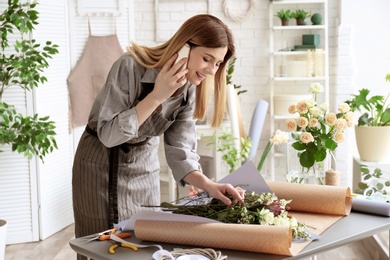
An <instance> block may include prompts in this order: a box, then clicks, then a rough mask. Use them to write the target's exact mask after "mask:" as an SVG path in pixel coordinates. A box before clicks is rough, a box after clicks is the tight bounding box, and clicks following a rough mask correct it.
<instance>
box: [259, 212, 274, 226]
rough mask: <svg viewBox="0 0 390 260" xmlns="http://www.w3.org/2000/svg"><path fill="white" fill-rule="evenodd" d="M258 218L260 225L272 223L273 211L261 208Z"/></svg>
mask: <svg viewBox="0 0 390 260" xmlns="http://www.w3.org/2000/svg"><path fill="white" fill-rule="evenodd" d="M259 218H260V219H259V222H260V224H261V225H272V224H274V213H273V212H271V211H269V209H265V208H262V209H261V210H260V212H259Z"/></svg>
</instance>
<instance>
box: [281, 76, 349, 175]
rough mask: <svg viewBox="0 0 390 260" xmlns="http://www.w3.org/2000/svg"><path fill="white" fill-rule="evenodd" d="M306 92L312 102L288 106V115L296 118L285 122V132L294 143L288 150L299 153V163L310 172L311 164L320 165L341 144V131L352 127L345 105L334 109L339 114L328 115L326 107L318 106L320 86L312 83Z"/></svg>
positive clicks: (324, 105) (306, 101)
mask: <svg viewBox="0 0 390 260" xmlns="http://www.w3.org/2000/svg"><path fill="white" fill-rule="evenodd" d="M309 91H310V92H311V93H313V95H314V98H313V99H308V100H302V101H300V102H298V103H297V104H292V105H290V106H289V108H288V111H289V113H290V114H296V113H298V115H299V116H298V118H296V119H287V120H286V127H287V131H289V132H292V137H293V139H294V140H295V142H294V143H293V144H292V147H293V148H294V149H295V150H297V151H299V152H298V157H299V163H300V164H301V166H302V167H304V168H305V167H306V168H308V169H310V168H311V167H312V166H313V165H314V163H315V162H322V161H323V160H324V159H325V158H326V156H327V153H328V152H329V154H330V155H331V156H332V157H333V154H332V151H334V150H335V149H336V148H337V144H338V143H341V142H343V141H344V138H345V135H344V130H346V128H347V127H351V126H353V116H354V114H353V112H352V111H351V108H350V106H349V105H348V104H347V103H342V104H340V105H339V106H338V110H339V113H337V114H336V113H332V112H329V111H328V105H327V104H326V103H324V104H321V105H318V104H317V95H318V94H319V93H321V92H323V91H324V88H323V86H322V85H321V84H320V83H312V84H311V85H310V88H309Z"/></svg>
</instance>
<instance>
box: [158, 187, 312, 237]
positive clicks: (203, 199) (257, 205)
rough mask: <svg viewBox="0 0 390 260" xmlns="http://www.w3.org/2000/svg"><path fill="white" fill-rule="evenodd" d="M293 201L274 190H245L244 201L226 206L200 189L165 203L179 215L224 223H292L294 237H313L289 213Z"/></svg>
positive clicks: (168, 208)
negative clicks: (178, 201) (178, 200)
mask: <svg viewBox="0 0 390 260" xmlns="http://www.w3.org/2000/svg"><path fill="white" fill-rule="evenodd" d="M290 202H291V200H285V199H278V198H277V196H275V194H273V193H260V194H257V193H255V192H248V191H247V192H246V195H245V199H244V204H243V205H238V204H237V205H234V206H230V207H229V206H227V205H225V204H224V203H223V202H221V201H220V200H217V199H214V198H210V197H209V196H208V193H207V192H200V193H198V194H197V195H196V196H194V197H192V198H190V199H189V200H186V201H185V203H180V204H179V205H177V204H171V203H166V202H163V203H161V207H162V208H163V209H164V210H169V211H172V212H173V213H176V214H184V215H193V216H199V217H205V218H210V219H214V220H217V221H220V222H222V223H236V224H257V225H270V226H289V227H290V228H291V230H292V236H293V238H297V239H310V234H309V233H307V232H306V230H307V228H308V227H307V226H306V225H305V224H303V223H300V222H298V221H297V219H295V218H294V217H292V216H291V215H289V214H288V210H289V207H288V206H287V205H288V204H289V203H290Z"/></svg>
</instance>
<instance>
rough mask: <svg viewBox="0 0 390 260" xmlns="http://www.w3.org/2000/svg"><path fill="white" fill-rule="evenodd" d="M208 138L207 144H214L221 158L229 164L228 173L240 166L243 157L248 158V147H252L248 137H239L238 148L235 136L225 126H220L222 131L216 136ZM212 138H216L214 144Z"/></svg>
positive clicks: (243, 159)
mask: <svg viewBox="0 0 390 260" xmlns="http://www.w3.org/2000/svg"><path fill="white" fill-rule="evenodd" d="M214 135H216V133H214ZM209 140H211V142H210V143H209V144H208V145H215V148H216V149H217V151H218V152H221V153H222V160H223V161H224V162H225V163H226V164H227V165H228V166H229V173H232V172H233V171H234V170H236V169H237V168H238V167H240V166H241V164H242V163H243V162H244V161H245V159H246V158H248V156H249V151H250V148H251V147H252V141H251V140H250V139H249V138H248V139H245V138H244V137H241V140H240V145H241V147H240V149H241V150H238V149H237V147H236V145H235V144H236V140H237V138H236V137H234V136H233V133H232V131H229V130H228V129H226V128H225V127H222V133H220V134H219V135H218V137H217V138H215V136H213V137H212V138H210V139H209ZM212 140H216V142H217V143H216V144H215V143H214V141H212Z"/></svg>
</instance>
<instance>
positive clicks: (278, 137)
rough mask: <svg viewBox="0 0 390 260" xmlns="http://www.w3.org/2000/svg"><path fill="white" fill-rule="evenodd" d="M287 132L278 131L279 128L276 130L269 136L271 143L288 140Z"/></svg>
mask: <svg viewBox="0 0 390 260" xmlns="http://www.w3.org/2000/svg"><path fill="white" fill-rule="evenodd" d="M288 136H289V135H288V133H287V132H283V131H280V130H279V129H278V130H276V132H275V135H274V136H273V137H272V138H271V143H272V144H281V143H287V141H288Z"/></svg>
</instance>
